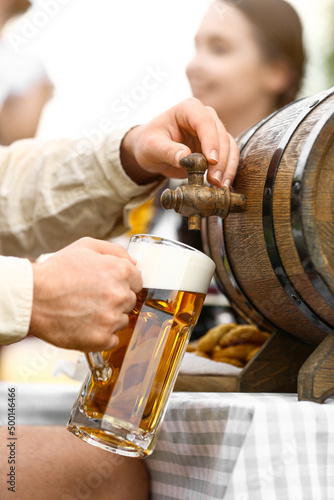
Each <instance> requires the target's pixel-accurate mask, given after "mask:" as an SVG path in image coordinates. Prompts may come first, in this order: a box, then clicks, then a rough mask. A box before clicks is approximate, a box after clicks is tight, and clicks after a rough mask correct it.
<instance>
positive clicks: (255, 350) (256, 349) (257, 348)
mask: <svg viewBox="0 0 334 500" xmlns="http://www.w3.org/2000/svg"><path fill="white" fill-rule="evenodd" d="M260 347H261V346H260V345H258V346H257V347H255V348H254V349H253V350H252V351H251V352H250V353H249V354H248V355H247V356H246V359H245V361H246V363H248V361H250V360H251V359H252V357H253V356H254V355H255V354H256V353H257V351H258V350H259V349H260Z"/></svg>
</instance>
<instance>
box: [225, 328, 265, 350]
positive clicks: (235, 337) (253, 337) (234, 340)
mask: <svg viewBox="0 0 334 500" xmlns="http://www.w3.org/2000/svg"><path fill="white" fill-rule="evenodd" d="M268 338H269V333H267V332H264V331H262V330H259V329H258V328H257V326H255V325H237V326H235V327H234V328H232V329H231V330H230V331H229V332H228V333H227V334H226V335H224V336H223V337H221V338H220V340H219V344H220V345H221V346H222V347H225V346H229V345H235V344H242V343H247V344H248V343H253V344H260V345H261V344H263V343H264V342H265V341H266V340H267V339H268Z"/></svg>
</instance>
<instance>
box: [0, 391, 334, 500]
mask: <svg viewBox="0 0 334 500" xmlns="http://www.w3.org/2000/svg"><path fill="white" fill-rule="evenodd" d="M15 386H16V392H17V405H18V406H17V408H18V411H17V423H18V424H28V425H29V424H30V425H66V422H67V419H68V416H69V412H70V410H71V407H72V404H73V402H74V400H75V398H76V396H77V393H78V387H77V386H69V385H43V384H15ZM7 389H8V383H0V424H1V425H6V408H5V402H6V399H7ZM146 464H147V466H148V469H149V472H150V476H151V487H152V498H151V500H171V499H173V500H175V499H180V500H181V499H182V500H214V499H223V500H332V499H333V498H334V398H330V399H328V400H327V401H326V403H325V404H323V405H319V404H317V403H311V402H298V401H297V396H296V395H295V394H244V393H188V392H175V393H173V395H172V397H171V400H170V402H169V405H168V409H167V412H166V416H165V419H164V423H163V426H162V429H161V432H160V435H159V439H158V441H157V445H156V449H155V451H154V453H153V454H152V455H151V456H150V457H148V458H147V459H146Z"/></svg>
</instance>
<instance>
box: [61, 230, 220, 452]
mask: <svg viewBox="0 0 334 500" xmlns="http://www.w3.org/2000/svg"><path fill="white" fill-rule="evenodd" d="M128 252H129V254H130V255H131V256H132V257H134V258H135V259H136V261H137V264H136V265H137V267H138V269H139V270H140V272H141V275H142V278H143V289H142V290H141V291H140V292H139V294H138V295H137V303H136V306H135V307H134V309H133V310H132V311H131V313H130V314H129V324H128V326H127V328H125V329H124V330H122V331H119V332H116V335H117V336H118V337H119V343H118V345H117V346H116V347H114V348H113V349H111V350H109V351H102V352H99V353H89V354H87V355H86V357H87V361H88V363H89V364H90V368H91V373H90V374H89V375H88V376H87V378H86V380H85V382H84V384H83V386H82V388H81V391H80V394H79V396H78V399H77V401H76V403H75V404H74V406H73V409H72V412H71V415H70V419H69V421H68V424H67V429H68V430H69V431H70V432H72V433H73V434H75V435H76V436H78V437H80V438H81V439H83V440H84V441H86V442H88V443H90V444H93V445H95V446H98V447H100V448H103V449H105V450H108V451H112V452H115V453H118V454H121V455H127V456H133V457H141V458H144V457H146V456H148V455H150V454H151V453H152V451H153V448H154V444H155V440H156V437H157V434H158V432H159V429H160V426H161V424H162V420H163V416H164V413H165V410H166V406H167V403H168V400H169V396H170V394H171V392H172V389H173V386H174V383H175V380H176V377H177V374H178V371H179V367H180V364H181V360H182V357H183V354H184V352H185V349H186V346H187V343H188V340H189V338H190V335H191V332H192V330H193V328H194V326H195V324H196V322H197V319H198V317H199V314H200V312H201V309H202V305H203V302H204V299H205V296H206V293H207V290H208V287H209V284H210V281H211V278H212V276H213V273H214V269H215V264H214V262H213V261H212V260H211V259H210V258H209V257H208V256H207V255H205V254H204V253H202V252H200V251H198V250H196V249H194V248H191V247H189V246H187V245H184V244H182V243H179V242H177V241H172V240H168V239H163V238H159V237H156V236H150V235H135V236H133V237H132V238H131V239H130V242H129V246H128Z"/></svg>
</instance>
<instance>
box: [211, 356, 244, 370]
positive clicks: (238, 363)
mask: <svg viewBox="0 0 334 500" xmlns="http://www.w3.org/2000/svg"><path fill="white" fill-rule="evenodd" d="M212 360H213V361H217V362H218V363H227V364H229V365H234V366H238V367H239V368H243V367H244V366H245V363H243V362H242V361H240V359H234V358H224V357H219V358H217V359H216V358H215V355H213V356H212Z"/></svg>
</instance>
